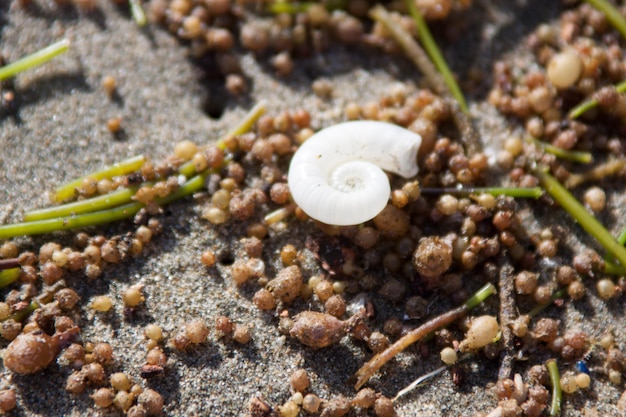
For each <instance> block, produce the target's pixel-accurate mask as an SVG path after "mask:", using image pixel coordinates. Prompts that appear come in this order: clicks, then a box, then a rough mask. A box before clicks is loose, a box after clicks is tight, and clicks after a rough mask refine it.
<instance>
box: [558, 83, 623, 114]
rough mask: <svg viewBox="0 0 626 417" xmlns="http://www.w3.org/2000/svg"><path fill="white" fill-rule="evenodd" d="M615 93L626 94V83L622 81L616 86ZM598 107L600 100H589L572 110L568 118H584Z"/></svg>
mask: <svg viewBox="0 0 626 417" xmlns="http://www.w3.org/2000/svg"><path fill="white" fill-rule="evenodd" d="M615 91H617V92H618V93H620V94H621V93H624V92H626V81H622V82H621V83H619V84H617V85H615ZM597 106H598V100H596V99H594V98H592V99H590V100H587V101H583V102H582V103H580V104H579V105H578V106H576V107H574V108H573V109H572V110H570V112H569V113H568V115H567V117H568V118H569V119H577V118H578V117H580V116H582V115H583V114H584V113H586V112H587V111H589V110H591V109H593V108H594V107H597Z"/></svg>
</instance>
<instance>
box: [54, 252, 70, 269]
mask: <svg viewBox="0 0 626 417" xmlns="http://www.w3.org/2000/svg"><path fill="white" fill-rule="evenodd" d="M52 262H54V264H55V265H56V266H58V267H59V268H63V267H64V266H65V265H67V253H65V252H63V251H60V250H55V251H54V252H53V253H52Z"/></svg>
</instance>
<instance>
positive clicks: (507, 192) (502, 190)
mask: <svg viewBox="0 0 626 417" xmlns="http://www.w3.org/2000/svg"><path fill="white" fill-rule="evenodd" d="M420 192H421V193H422V194H425V195H439V194H454V195H460V196H469V195H471V194H491V195H492V196H494V197H497V196H499V195H504V196H507V197H514V198H535V199H537V198H539V197H541V196H542V195H543V190H542V189H541V187H467V188H454V187H450V188H429V187H427V188H422V189H421V190H420Z"/></svg>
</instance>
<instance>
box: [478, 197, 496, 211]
mask: <svg viewBox="0 0 626 417" xmlns="http://www.w3.org/2000/svg"><path fill="white" fill-rule="evenodd" d="M474 200H475V201H476V202H477V203H478V204H480V205H481V206H482V207H484V208H486V209H487V210H491V209H493V208H494V207H495V206H496V198H495V197H494V196H492V195H491V194H479V195H477V196H476V197H475V198H474Z"/></svg>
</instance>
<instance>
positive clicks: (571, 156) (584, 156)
mask: <svg viewBox="0 0 626 417" xmlns="http://www.w3.org/2000/svg"><path fill="white" fill-rule="evenodd" d="M527 140H528V141H529V142H531V143H533V144H535V145H536V146H538V147H539V148H541V149H542V150H543V151H544V152H547V153H550V154H552V155H554V156H556V157H558V158H561V159H566V160H568V161H574V162H579V163H581V164H590V163H592V162H593V155H591V153H589V152H582V151H568V150H566V149H562V148H559V147H558V146H554V145H552V144H550V143H546V142H542V141H540V140H539V139H535V138H533V137H528V139H527Z"/></svg>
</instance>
